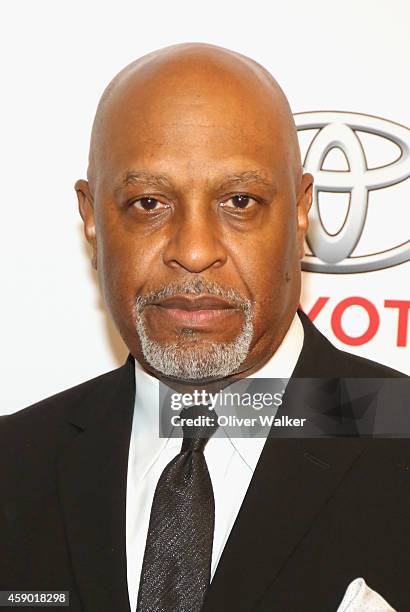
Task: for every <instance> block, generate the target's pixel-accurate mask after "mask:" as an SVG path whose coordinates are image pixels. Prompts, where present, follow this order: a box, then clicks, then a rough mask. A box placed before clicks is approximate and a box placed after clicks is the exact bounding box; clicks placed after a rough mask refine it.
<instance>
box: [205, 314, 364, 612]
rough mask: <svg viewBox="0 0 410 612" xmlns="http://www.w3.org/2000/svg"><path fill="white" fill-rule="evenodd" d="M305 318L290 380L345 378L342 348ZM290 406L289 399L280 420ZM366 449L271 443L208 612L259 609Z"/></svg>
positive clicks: (349, 442) (354, 443)
mask: <svg viewBox="0 0 410 612" xmlns="http://www.w3.org/2000/svg"><path fill="white" fill-rule="evenodd" d="M300 318H301V320H302V323H303V326H304V330H305V341H304V346H303V348H302V352H301V355H300V358H299V361H298V363H297V365H296V368H295V371H294V374H293V377H292V378H296V377H300V378H303V377H312V378H313V377H319V376H323V377H335V376H341V375H342V367H341V365H342V364H341V363H340V361H339V360H340V358H339V360H338V358H337V355H338V351H337V350H336V349H334V347H333V346H332V345H331V344H330V343H329V342H328V341H327V340H326V339H325V338H324V337H323V336H322V335H321V334H320V333H319V332H318V331H317V330H316V329H315V328H314V327H313V325H312V324H311V323H310V321H308V320H307V317H305V316H304V315H303V313H302V315H300ZM320 364H322V367H321V365H320ZM329 364H331V365H329ZM312 382H313V381H312ZM307 384H308V383H307ZM314 389H315V387H314V385H313V386H312V392H314V391H313V390H314ZM311 400H312V396H311ZM313 400H314V397H313ZM293 409H294V406H292V404H291V402H290V400H289V399H288V401H287V402H286V401H285V402H284V404H283V406H282V407H281V409H280V411H279V412H278V416H280V414H287V413H292V411H293ZM363 448H364V445H363V441H362V440H361V439H360V438H357V437H350V438H348V437H343V438H322V439H314V438H305V439H304V438H300V439H298V438H293V439H292V438H289V439H286V438H268V439H267V441H266V443H265V445H264V448H263V451H262V454H261V456H260V459H259V462H258V464H257V467H256V470H255V472H254V475H253V478H252V481H251V484H250V486H249V489H248V491H247V494H246V496H245V499H244V501H243V504H242V506H241V510H240V512H239V514H238V516H237V519H236V521H235V524H234V526H233V528H232V531H231V533H230V536H229V539H228V541H227V544H226V546H225V549H224V551H223V554H222V556H221V559H220V562H219V564H218V568H217V571H216V573H215V576H214V579H213V581H212V583H211V586H210V590H209V592H208V596H207V599H206V601H205V606H204V608H203V612H219V611H222V610H227V609H232V610H235V611H236V612H245V611H246V612H249V611H250V610H253V609H254V608H255V607H257V605H258V602H260V601H261V599H262V598H263V594H264V593H265V592H266V590H267V589H268V588H269V587H270V586H271V585H273V584H274V582H275V579H276V578H277V576H278V574H279V572H280V571H281V570H282V569H283V568H284V566H285V564H286V561H287V560H288V559H289V557H290V556H291V555H292V554H293V552H294V551H295V549H296V548H297V546H298V544H299V543H300V542H301V540H302V539H303V537H304V535H305V534H306V533H307V532H308V530H309V528H310V527H311V525H312V524H313V522H314V521H315V519H316V517H317V516H318V515H319V513H320V511H321V509H322V508H323V507H324V505H325V504H326V502H327V501H328V500H329V499H330V498H331V496H332V495H333V493H334V492H335V490H336V488H337V487H338V485H339V483H340V482H341V481H342V479H343V477H344V476H345V474H346V473H347V472H348V470H349V468H351V467H352V465H353V464H354V462H355V461H356V460H357V459H358V457H359V456H360V454H361V452H362V450H363ZM272 606H273V607H272V610H274V609H275V608H274V602H272Z"/></svg>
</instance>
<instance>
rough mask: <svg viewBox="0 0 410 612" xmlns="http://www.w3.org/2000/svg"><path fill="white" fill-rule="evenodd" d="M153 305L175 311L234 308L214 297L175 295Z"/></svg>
mask: <svg viewBox="0 0 410 612" xmlns="http://www.w3.org/2000/svg"><path fill="white" fill-rule="evenodd" d="M155 305H156V306H162V307H163V308H170V309H177V310H225V309H228V308H229V309H231V308H234V307H233V306H232V305H231V304H229V302H226V301H225V300H223V299H222V298H218V297H214V296H203V297H202V296H200V297H195V298H188V297H186V296H179V295H177V296H172V297H169V298H165V299H164V300H161V301H160V302H155Z"/></svg>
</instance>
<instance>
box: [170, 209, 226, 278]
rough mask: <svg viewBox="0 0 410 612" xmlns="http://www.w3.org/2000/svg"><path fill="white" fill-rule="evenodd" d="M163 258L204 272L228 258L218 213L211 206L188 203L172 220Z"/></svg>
mask: <svg viewBox="0 0 410 612" xmlns="http://www.w3.org/2000/svg"><path fill="white" fill-rule="evenodd" d="M169 232H170V235H169V240H168V242H167V245H166V247H165V249H164V252H163V262H164V263H165V265H167V266H170V267H172V268H182V269H184V270H185V271H187V272H196V273H198V272H204V271H205V270H207V269H208V268H214V267H215V268H218V267H221V266H223V265H224V263H225V262H226V257H227V255H226V251H225V249H224V246H223V244H222V230H221V228H220V225H219V223H218V219H217V214H215V212H214V211H211V210H210V209H209V207H207V206H196V207H194V206H190V207H186V209H185V210H184V211H181V212H180V213H179V214H177V215H176V216H175V219H174V222H173V223H171V224H170V228H169Z"/></svg>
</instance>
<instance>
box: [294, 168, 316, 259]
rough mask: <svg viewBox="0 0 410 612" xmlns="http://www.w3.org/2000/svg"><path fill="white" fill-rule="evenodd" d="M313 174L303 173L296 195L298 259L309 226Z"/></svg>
mask: <svg viewBox="0 0 410 612" xmlns="http://www.w3.org/2000/svg"><path fill="white" fill-rule="evenodd" d="M312 196H313V176H312V175H311V174H309V173H308V172H306V173H305V174H303V176H302V179H301V182H300V188H299V193H298V197H297V235H298V246H299V259H302V258H303V257H304V255H305V237H306V233H307V231H308V228H309V218H308V213H309V210H310V207H311V206H312Z"/></svg>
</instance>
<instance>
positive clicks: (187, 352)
mask: <svg viewBox="0 0 410 612" xmlns="http://www.w3.org/2000/svg"><path fill="white" fill-rule="evenodd" d="M176 294H180V295H189V294H190V295H195V294H196V295H198V294H209V295H214V296H218V297H221V298H223V299H224V300H226V301H227V302H229V303H230V304H231V305H232V306H234V307H236V308H240V309H241V310H242V311H243V313H244V322H243V325H242V328H241V330H240V332H239V334H238V336H237V337H236V338H235V339H234V340H233V341H232V342H211V341H209V340H203V341H197V342H196V343H195V342H194V341H193V338H192V337H193V336H195V331H194V330H193V329H190V328H184V329H182V330H181V339H180V340H179V341H178V342H174V343H164V344H162V343H159V342H157V341H156V340H153V339H152V338H150V337H149V336H148V333H147V329H146V324H145V317H144V313H143V310H144V307H145V306H146V305H147V304H151V303H152V302H156V301H159V300H162V299H164V298H166V297H170V296H173V295H176ZM135 326H136V331H137V333H138V337H139V340H140V343H141V349H142V353H143V355H144V358H145V359H146V361H147V363H149V364H150V365H151V366H152V367H153V368H155V369H156V370H158V371H159V372H162V374H164V375H165V376H168V377H172V378H176V379H178V380H186V381H188V380H201V379H218V378H223V377H225V376H228V375H229V374H232V373H233V372H235V370H236V369H237V368H238V367H239V366H240V365H241V364H242V363H243V362H244V361H245V359H246V357H247V356H248V353H249V348H250V344H251V341H252V337H253V322H252V303H251V301H250V300H249V299H246V298H243V297H242V296H241V295H240V294H239V293H238V292H237V291H236V290H234V289H224V287H222V286H221V285H219V284H218V283H215V282H207V281H204V280H203V279H201V278H199V277H196V278H192V279H187V280H186V281H183V282H178V283H171V284H168V285H166V286H164V287H162V288H161V289H160V290H158V291H152V292H150V293H148V294H147V295H145V296H143V297H141V296H138V297H137V299H136V302H135ZM185 340H186V341H185Z"/></svg>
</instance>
